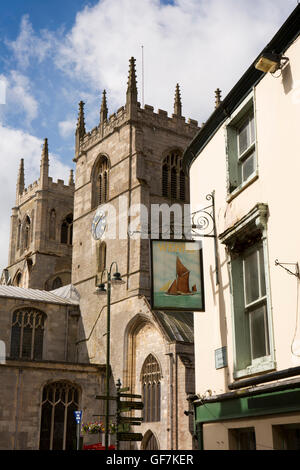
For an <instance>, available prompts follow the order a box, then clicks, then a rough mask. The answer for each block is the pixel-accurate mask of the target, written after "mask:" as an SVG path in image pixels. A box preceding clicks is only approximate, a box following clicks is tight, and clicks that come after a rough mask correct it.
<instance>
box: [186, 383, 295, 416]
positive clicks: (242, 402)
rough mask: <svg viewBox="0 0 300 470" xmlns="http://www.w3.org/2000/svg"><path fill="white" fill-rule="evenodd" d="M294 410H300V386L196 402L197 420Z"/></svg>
mask: <svg viewBox="0 0 300 470" xmlns="http://www.w3.org/2000/svg"><path fill="white" fill-rule="evenodd" d="M292 411H299V412H300V388H298V389H293V390H284V391H279V392H273V393H265V394H261V395H252V396H248V397H240V398H232V399H228V400H223V401H218V402H213V403H209V402H203V403H195V422H196V424H197V423H212V422H216V421H223V420H227V419H238V418H248V417H254V416H262V415H271V414H280V413H290V412H292Z"/></svg>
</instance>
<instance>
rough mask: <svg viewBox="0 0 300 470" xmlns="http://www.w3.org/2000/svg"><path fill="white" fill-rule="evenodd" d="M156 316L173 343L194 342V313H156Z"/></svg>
mask: <svg viewBox="0 0 300 470" xmlns="http://www.w3.org/2000/svg"><path fill="white" fill-rule="evenodd" d="M154 315H155V316H156V318H157V321H158V322H159V323H160V324H161V326H162V327H163V329H164V330H165V332H166V334H167V335H168V337H169V339H170V340H171V341H180V342H184V343H193V342H194V314H193V312H162V311H155V312H154Z"/></svg>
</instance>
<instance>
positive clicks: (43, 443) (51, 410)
mask: <svg viewBox="0 0 300 470" xmlns="http://www.w3.org/2000/svg"><path fill="white" fill-rule="evenodd" d="M78 408H79V390H78V387H77V386H76V385H74V384H72V383H69V382H65V381H58V382H53V383H50V384H48V385H46V386H45V387H44V389H43V398H42V416H41V432H40V450H76V421H75V418H74V414H73V413H74V411H77V410H78Z"/></svg>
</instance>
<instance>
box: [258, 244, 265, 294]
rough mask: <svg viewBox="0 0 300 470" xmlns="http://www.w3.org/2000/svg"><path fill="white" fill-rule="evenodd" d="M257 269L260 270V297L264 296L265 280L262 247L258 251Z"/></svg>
mask: <svg viewBox="0 0 300 470" xmlns="http://www.w3.org/2000/svg"><path fill="white" fill-rule="evenodd" d="M259 269H260V289H261V297H263V296H264V295H266V292H267V291H266V278H265V264H264V251H263V247H260V249H259Z"/></svg>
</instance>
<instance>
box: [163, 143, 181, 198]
mask: <svg viewBox="0 0 300 470" xmlns="http://www.w3.org/2000/svg"><path fill="white" fill-rule="evenodd" d="M186 184H187V178H186V176H185V173H184V171H183V169H182V156H181V154H180V152H178V151H177V150H174V151H172V152H170V153H169V154H168V155H167V156H166V157H165V158H164V161H163V165H162V195H163V197H167V198H169V199H179V200H181V201H185V200H186Z"/></svg>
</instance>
